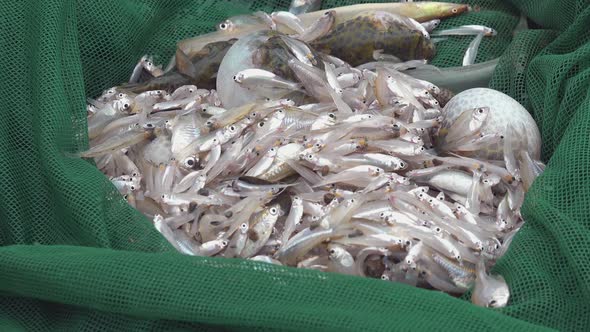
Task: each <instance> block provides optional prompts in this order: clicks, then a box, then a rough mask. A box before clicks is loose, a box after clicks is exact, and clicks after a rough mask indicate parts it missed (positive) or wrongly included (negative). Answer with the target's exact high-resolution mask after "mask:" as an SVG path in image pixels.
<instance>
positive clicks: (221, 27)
mask: <svg viewBox="0 0 590 332" xmlns="http://www.w3.org/2000/svg"><path fill="white" fill-rule="evenodd" d="M219 29H221V30H225V29H227V24H226V23H221V24H219Z"/></svg>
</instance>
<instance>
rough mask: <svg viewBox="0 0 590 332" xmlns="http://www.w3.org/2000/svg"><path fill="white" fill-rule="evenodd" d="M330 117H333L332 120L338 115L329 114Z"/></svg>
mask: <svg viewBox="0 0 590 332" xmlns="http://www.w3.org/2000/svg"><path fill="white" fill-rule="evenodd" d="M328 116H329V117H331V118H332V119H335V118H336V115H334V113H329V114H328Z"/></svg>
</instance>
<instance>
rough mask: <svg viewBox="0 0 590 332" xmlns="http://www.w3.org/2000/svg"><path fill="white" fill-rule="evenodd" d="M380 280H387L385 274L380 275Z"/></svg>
mask: <svg viewBox="0 0 590 332" xmlns="http://www.w3.org/2000/svg"><path fill="white" fill-rule="evenodd" d="M381 280H389V278H387V276H386V275H385V274H383V275H381Z"/></svg>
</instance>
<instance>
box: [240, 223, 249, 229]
mask: <svg viewBox="0 0 590 332" xmlns="http://www.w3.org/2000/svg"><path fill="white" fill-rule="evenodd" d="M247 227H248V225H246V223H243V224H241V225H240V228H241V229H246V228H247Z"/></svg>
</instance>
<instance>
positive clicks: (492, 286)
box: [481, 276, 510, 308]
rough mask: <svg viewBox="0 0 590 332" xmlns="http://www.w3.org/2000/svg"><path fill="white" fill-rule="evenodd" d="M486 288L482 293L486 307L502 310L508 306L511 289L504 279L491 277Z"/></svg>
mask: <svg viewBox="0 0 590 332" xmlns="http://www.w3.org/2000/svg"><path fill="white" fill-rule="evenodd" d="M486 286H487V287H485V288H484V289H483V290H482V293H481V295H482V299H481V300H483V301H482V302H483V304H484V306H485V307H488V308H502V307H505V306H506V305H507V304H508V300H509V298H510V289H509V288H508V284H507V283H506V280H504V277H502V276H489V277H488V280H487V283H486Z"/></svg>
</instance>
